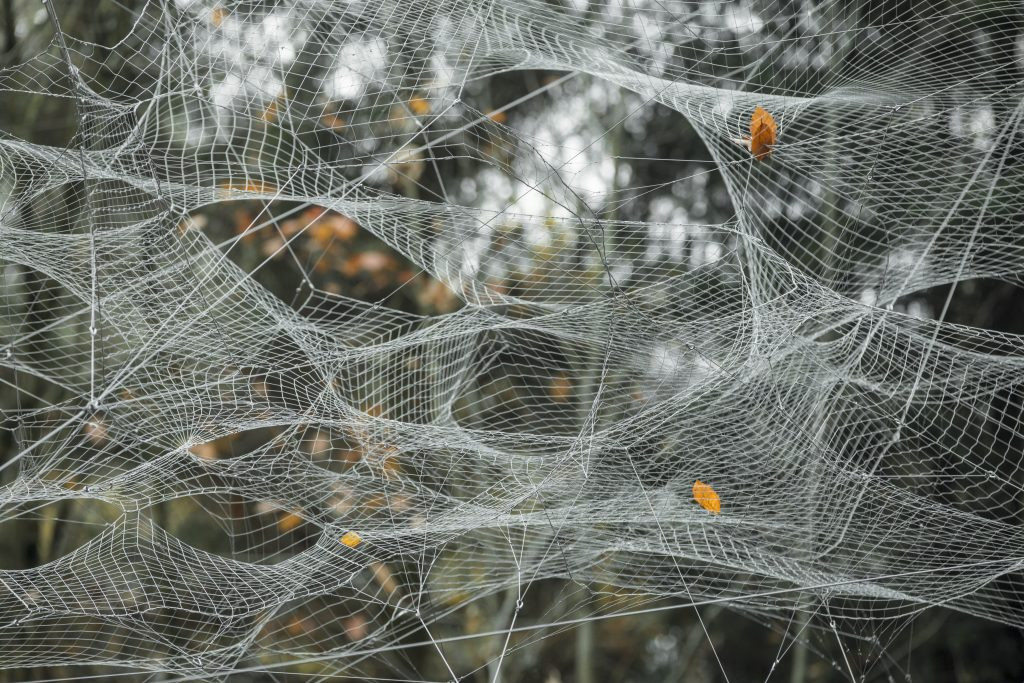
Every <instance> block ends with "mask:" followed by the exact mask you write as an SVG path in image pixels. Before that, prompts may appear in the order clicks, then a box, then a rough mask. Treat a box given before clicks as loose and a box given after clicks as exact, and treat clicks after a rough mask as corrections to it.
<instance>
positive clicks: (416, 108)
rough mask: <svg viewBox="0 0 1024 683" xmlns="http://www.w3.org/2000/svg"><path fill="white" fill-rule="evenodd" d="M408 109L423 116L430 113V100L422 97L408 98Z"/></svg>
mask: <svg viewBox="0 0 1024 683" xmlns="http://www.w3.org/2000/svg"><path fill="white" fill-rule="evenodd" d="M409 110H410V111H411V112H412V113H413V114H416V116H423V115H424V114H429V113H430V102H428V101H427V100H426V99H425V98H423V97H414V98H412V99H411V100H409Z"/></svg>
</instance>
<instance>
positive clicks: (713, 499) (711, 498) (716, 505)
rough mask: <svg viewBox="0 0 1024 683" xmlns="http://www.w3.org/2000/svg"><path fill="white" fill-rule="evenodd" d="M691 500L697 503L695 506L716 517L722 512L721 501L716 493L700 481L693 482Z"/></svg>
mask: <svg viewBox="0 0 1024 683" xmlns="http://www.w3.org/2000/svg"><path fill="white" fill-rule="evenodd" d="M693 499H694V500H695V501H697V505H700V506H701V507H702V508H704V509H705V510H707V511H708V512H711V513H714V514H716V515H717V514H719V513H720V512H722V499H721V498H719V497H718V493H716V492H715V490H714V489H713V488H711V487H710V486H708V485H707V484H705V483H704V482H702V481H701V480H700V479H698V480H697V481H695V482H693Z"/></svg>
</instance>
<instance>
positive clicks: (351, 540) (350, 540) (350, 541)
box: [340, 531, 363, 548]
mask: <svg viewBox="0 0 1024 683" xmlns="http://www.w3.org/2000/svg"><path fill="white" fill-rule="evenodd" d="M340 540H341V544H342V545H344V546H348V547H349V548H355V547H356V546H357V545H359V544H360V543H362V542H363V539H362V537H360V535H359V534H357V533H356V532H354V531H346V532H345V534H344V535H343V536H342V537H341V539H340Z"/></svg>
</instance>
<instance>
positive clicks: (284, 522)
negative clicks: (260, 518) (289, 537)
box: [277, 512, 302, 533]
mask: <svg viewBox="0 0 1024 683" xmlns="http://www.w3.org/2000/svg"><path fill="white" fill-rule="evenodd" d="M301 524H302V517H299V516H298V515H297V514H295V513H294V512H286V513H284V514H283V515H281V518H280V519H279V520H277V528H278V529H280V530H281V532H282V533H288V532H289V531H291V530H292V529H294V528H295V527H297V526H301Z"/></svg>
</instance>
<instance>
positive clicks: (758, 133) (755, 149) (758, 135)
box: [750, 106, 778, 161]
mask: <svg viewBox="0 0 1024 683" xmlns="http://www.w3.org/2000/svg"><path fill="white" fill-rule="evenodd" d="M777 131H778V125H777V124H776V123H775V118H774V117H773V116H772V115H771V114H769V113H768V111H767V110H766V109H764V108H763V107H761V106H758V107H757V108H755V109H754V113H753V114H752V115H751V117H750V153H751V154H752V155H753V156H754V158H755V159H757V160H758V161H764V160H765V159H766V158H767V157H768V155H769V154H771V153H772V146H773V145H774V144H775V138H776V133H777Z"/></svg>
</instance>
